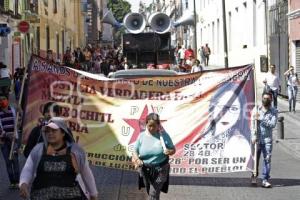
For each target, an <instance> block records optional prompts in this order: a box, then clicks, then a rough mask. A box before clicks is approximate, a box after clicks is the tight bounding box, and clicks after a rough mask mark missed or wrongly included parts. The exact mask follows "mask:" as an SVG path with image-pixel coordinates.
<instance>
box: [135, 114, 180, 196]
mask: <svg viewBox="0 0 300 200" xmlns="http://www.w3.org/2000/svg"><path fill="white" fill-rule="evenodd" d="M134 149H135V151H134V153H133V155H132V162H133V164H134V165H135V167H136V169H138V171H139V175H140V178H139V186H140V188H141V187H146V189H147V193H148V195H149V200H159V197H160V192H161V191H162V192H165V193H167V192H168V185H169V172H170V164H169V156H171V155H173V154H175V151H176V150H175V146H174V144H173V142H172V140H171V138H170V136H169V135H168V134H167V133H166V132H161V131H160V120H159V115H158V114H155V113H150V114H149V115H148V116H147V117H146V130H145V132H143V133H141V134H140V135H139V137H138V139H137V141H136V142H135V148H134Z"/></svg>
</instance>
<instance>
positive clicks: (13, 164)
mask: <svg viewBox="0 0 300 200" xmlns="http://www.w3.org/2000/svg"><path fill="white" fill-rule="evenodd" d="M16 145H17V144H15V146H16ZM10 148H11V142H10V141H9V140H5V142H4V143H3V144H1V151H2V155H3V158H4V160H5V164H6V170H7V174H8V178H9V181H10V183H11V184H18V183H19V178H20V169H19V159H18V153H17V152H16V151H14V153H13V158H12V160H10V159H9V153H10Z"/></svg>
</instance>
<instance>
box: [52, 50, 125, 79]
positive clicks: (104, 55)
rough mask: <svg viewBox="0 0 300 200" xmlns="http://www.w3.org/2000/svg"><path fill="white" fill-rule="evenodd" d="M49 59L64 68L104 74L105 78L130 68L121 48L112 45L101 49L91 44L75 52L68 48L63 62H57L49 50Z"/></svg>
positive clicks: (58, 60)
mask: <svg viewBox="0 0 300 200" xmlns="http://www.w3.org/2000/svg"><path fill="white" fill-rule="evenodd" d="M47 59H48V60H50V61H53V62H57V63H58V64H62V65H64V66H68V67H72V68H75V69H78V70H83V71H86V72H90V73H95V74H104V75H105V76H107V75H108V74H109V73H110V72H115V71H117V70H121V69H128V68H129V66H128V64H127V60H126V58H125V57H124V56H123V53H122V49H121V47H112V46H110V45H107V46H103V47H100V46H98V45H96V46H92V45H90V44H89V45H87V46H86V47H85V48H83V49H82V48H80V47H77V48H76V49H74V50H73V51H72V50H71V49H70V48H69V47H68V48H67V50H66V51H65V53H64V54H63V57H62V60H60V59H56V60H55V59H54V54H53V52H52V50H50V49H49V50H48V51H47Z"/></svg>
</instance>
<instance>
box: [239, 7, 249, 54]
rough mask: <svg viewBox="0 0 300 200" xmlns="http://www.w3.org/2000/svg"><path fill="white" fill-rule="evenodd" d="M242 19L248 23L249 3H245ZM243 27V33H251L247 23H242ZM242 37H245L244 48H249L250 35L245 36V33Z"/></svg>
mask: <svg viewBox="0 0 300 200" xmlns="http://www.w3.org/2000/svg"><path fill="white" fill-rule="evenodd" d="M242 15H243V17H242V19H243V20H244V21H248V10H247V2H244V3H243V12H242ZM242 27H243V31H244V32H246V33H249V28H248V24H247V23H242ZM241 34H242V36H243V41H242V45H243V48H247V45H248V34H243V32H241Z"/></svg>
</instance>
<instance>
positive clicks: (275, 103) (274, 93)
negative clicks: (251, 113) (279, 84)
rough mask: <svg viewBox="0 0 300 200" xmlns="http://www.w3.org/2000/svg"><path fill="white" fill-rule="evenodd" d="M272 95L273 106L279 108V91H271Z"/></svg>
mask: <svg viewBox="0 0 300 200" xmlns="http://www.w3.org/2000/svg"><path fill="white" fill-rule="evenodd" d="M271 94H272V96H273V105H274V107H275V108H277V96H278V89H276V90H273V89H271Z"/></svg>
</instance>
